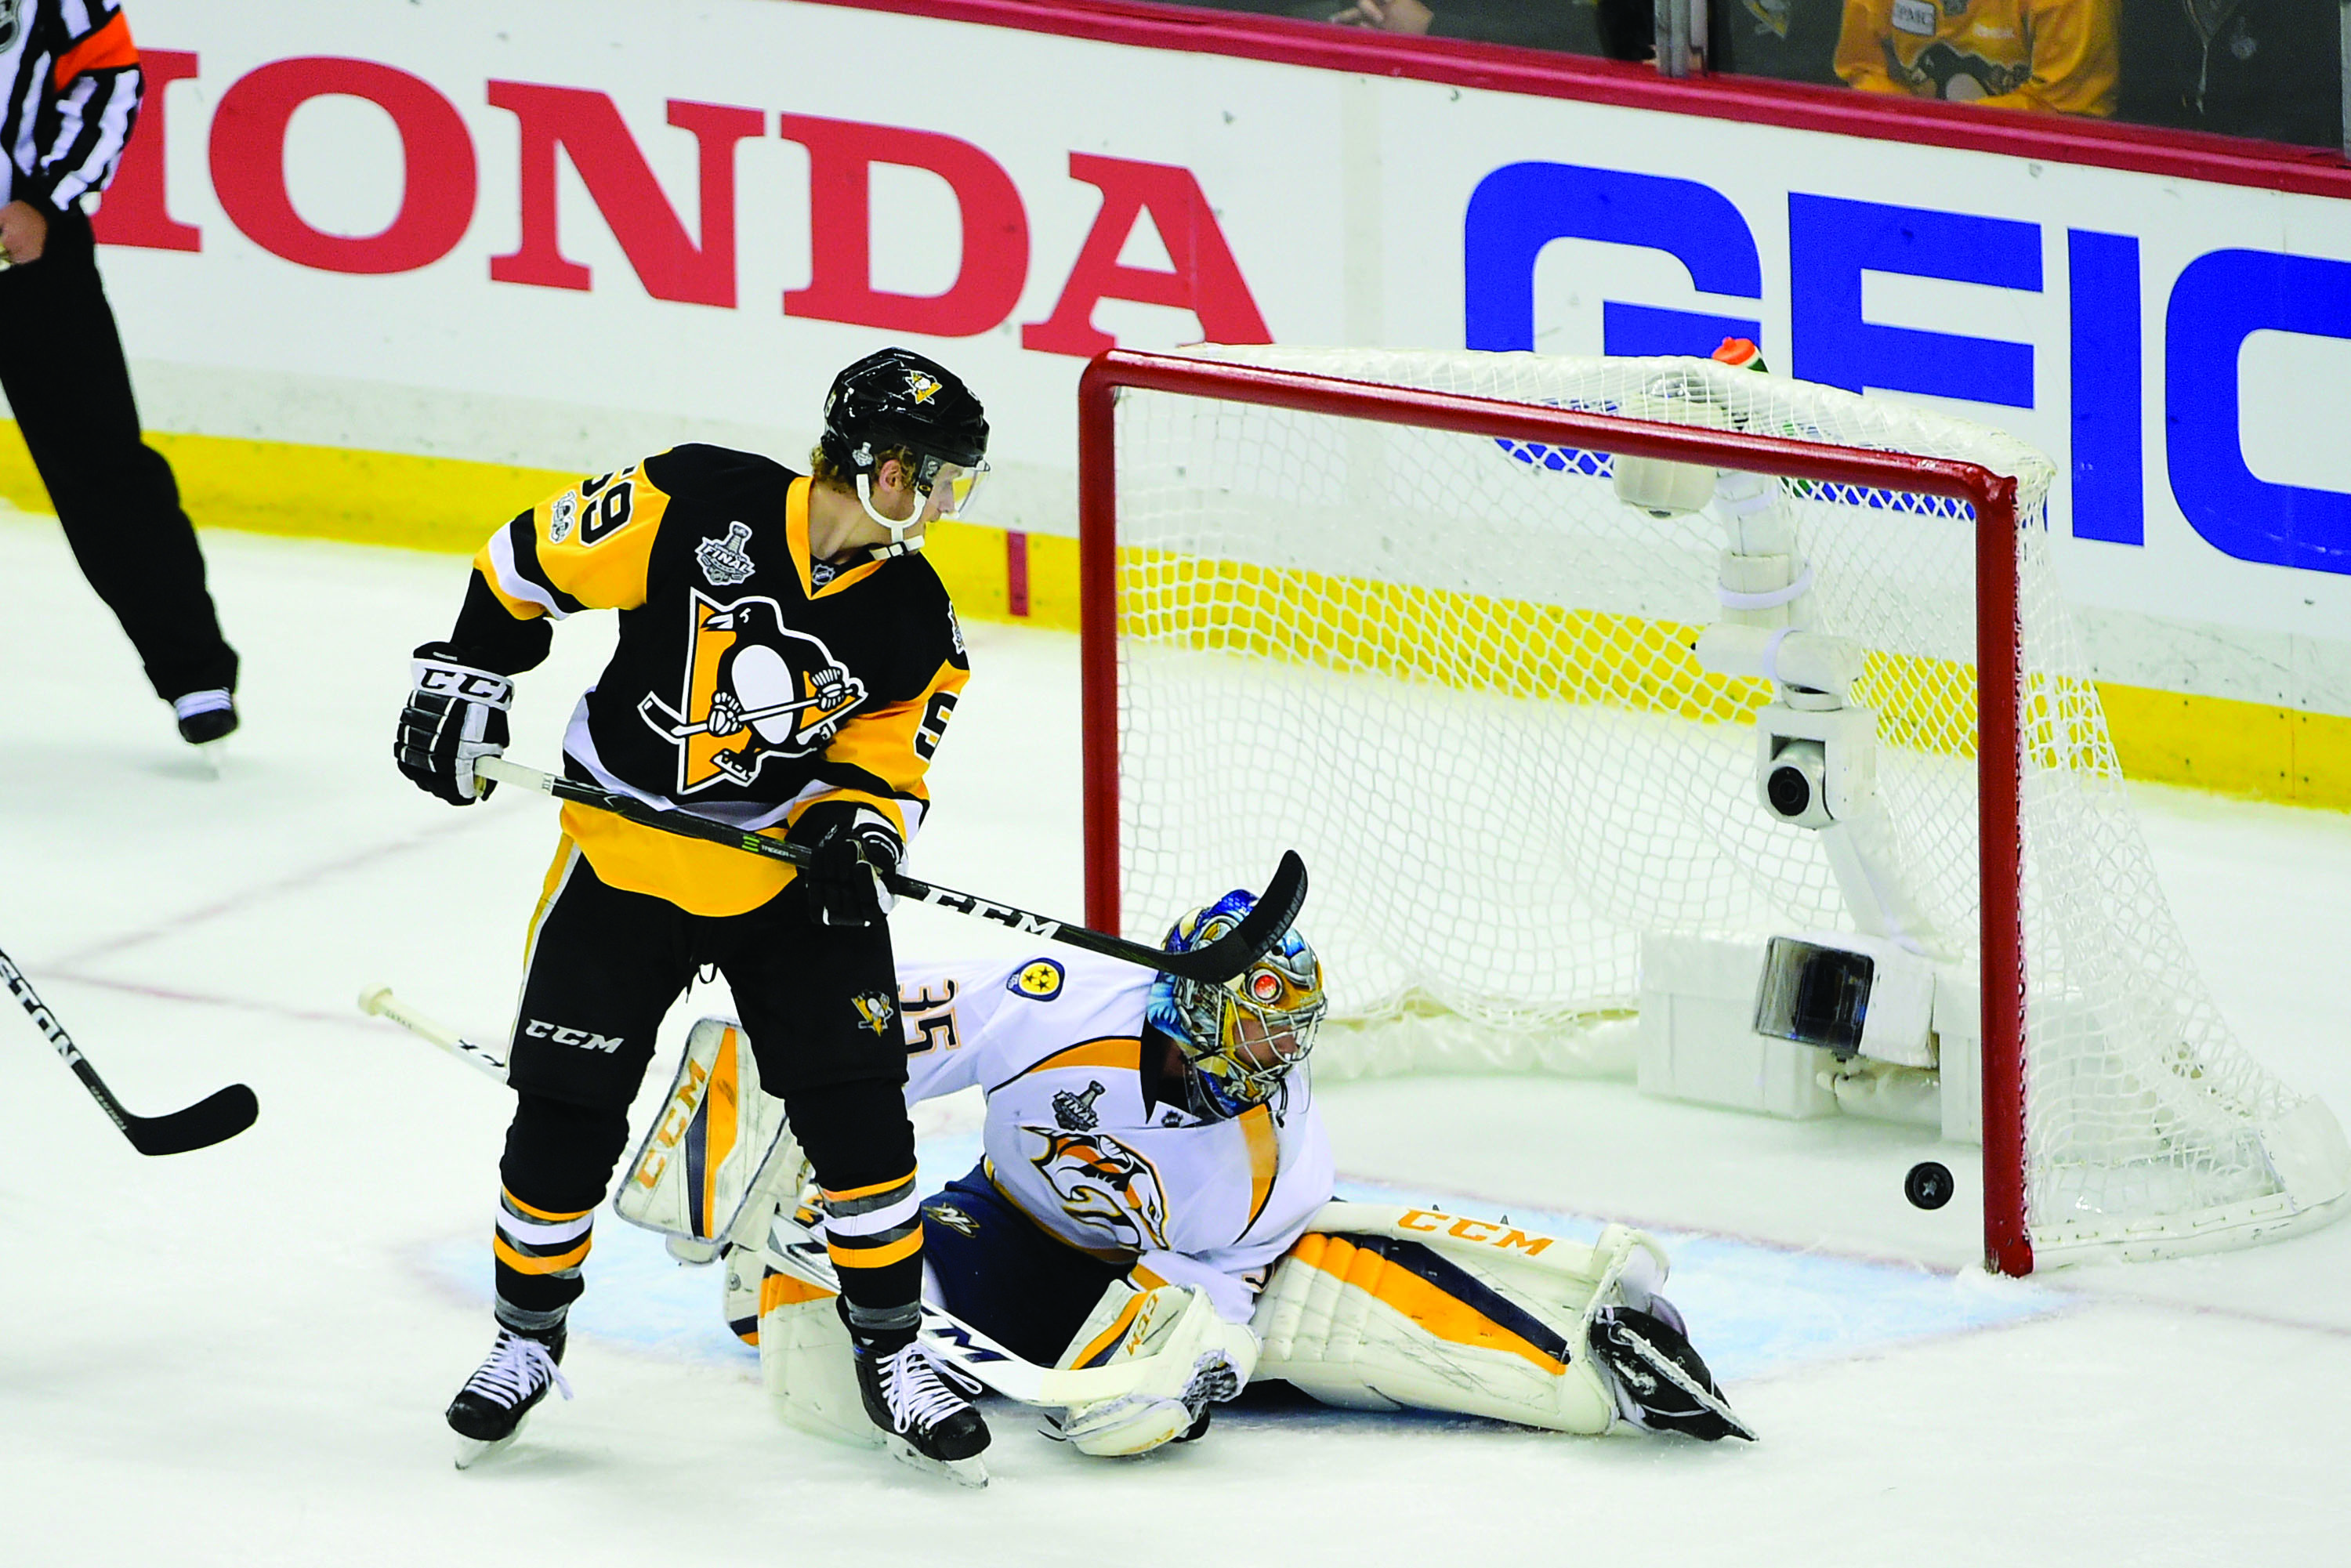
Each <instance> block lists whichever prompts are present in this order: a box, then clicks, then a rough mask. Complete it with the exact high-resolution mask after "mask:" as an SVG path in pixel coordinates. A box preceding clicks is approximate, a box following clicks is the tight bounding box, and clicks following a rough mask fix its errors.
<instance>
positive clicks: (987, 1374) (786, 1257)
mask: <svg viewBox="0 0 2351 1568" xmlns="http://www.w3.org/2000/svg"><path fill="white" fill-rule="evenodd" d="M359 1004H360V1011H361V1012H363V1013H366V1014H368V1015H369V1016H371V1017H373V1018H384V1019H391V1020H392V1022H393V1023H396V1024H398V1025H400V1027H401V1028H402V1029H404V1030H408V1031H409V1032H410V1033H411V1034H413V1035H415V1036H417V1037H418V1038H419V1039H421V1040H430V1041H432V1042H433V1043H434V1045H437V1046H439V1047H440V1048H441V1049H442V1050H444V1051H447V1052H449V1054H450V1055H452V1056H455V1057H458V1058H460V1059H461V1060H463V1061H469V1062H471V1063H472V1064H473V1065H475V1067H478V1068H480V1069H481V1070H482V1071H484V1072H485V1073H486V1074H488V1075H489V1076H490V1077H492V1078H496V1079H497V1080H498V1081H499V1082H505V1081H506V1073H507V1069H506V1063H505V1062H503V1061H499V1060H498V1059H497V1058H496V1056H494V1055H492V1054H491V1053H490V1052H489V1051H485V1050H484V1049H483V1048H482V1047H480V1046H478V1045H475V1043H474V1042H473V1041H471V1040H465V1039H464V1038H462V1037H461V1036H459V1035H458V1033H457V1032H456V1031H455V1030H453V1029H451V1028H449V1026H448V1025H446V1024H444V1023H442V1022H440V1021H439V1020H438V1019H434V1018H431V1017H428V1016H427V1015H425V1014H423V1013H421V1012H419V1011H417V1010H416V1009H414V1008H412V1007H410V1006H408V1005H407V1004H406V1003H405V1002H402V1001H401V1000H400V999H399V998H396V997H394V996H393V995H392V988H391V987H389V986H375V987H371V988H369V989H368V990H365V991H362V992H361V993H360V998H359ZM622 1218H624V1219H626V1218H630V1217H629V1216H627V1215H625V1214H624V1215H622ZM637 1223H640V1224H642V1223H643V1221H637ZM670 1234H675V1233H674V1232H671V1233H670ZM754 1250H756V1251H757V1252H758V1254H759V1256H760V1257H762V1258H764V1259H766V1260H768V1263H769V1264H770V1265H772V1266H773V1267H775V1268H777V1269H778V1270H782V1271H783V1272H785V1273H788V1274H790V1275H792V1276H794V1277H795V1278H797V1279H799V1280H800V1281H803V1282H805V1283H808V1284H811V1285H815V1286H817V1287H818V1288H820V1289H821V1290H825V1291H833V1292H836V1293H838V1292H839V1291H840V1289H841V1285H840V1281H838V1279H837V1278H836V1277H835V1276H834V1273H833V1270H832V1264H831V1260H830V1259H829V1258H828V1257H827V1256H826V1254H825V1249H824V1243H823V1242H821V1241H820V1240H818V1239H816V1237H815V1235H814V1234H813V1233H812V1232H810V1230H809V1229H808V1228H806V1227H805V1226H802V1225H800V1224H799V1223H798V1222H797V1221H795V1220H793V1219H792V1218H790V1217H789V1215H787V1214H784V1213H782V1212H780V1211H779V1212H778V1214H777V1215H776V1217H775V1219H774V1221H773V1225H772V1228H771V1230H770V1233H769V1234H768V1237H767V1238H766V1239H765V1240H764V1241H763V1243H762V1244H761V1245H759V1246H758V1247H757V1248H755V1249H754ZM923 1340H924V1343H926V1344H928V1345H929V1346H930V1347H931V1348H932V1350H934V1351H935V1352H936V1353H937V1354H938V1355H939V1358H940V1359H941V1360H943V1361H946V1362H948V1363H950V1364H953V1365H955V1366H956V1367H958V1368H960V1369H961V1370H962V1371H963V1372H964V1373H965V1375H967V1376H971V1377H976V1378H977V1379H978V1380H979V1381H980V1382H981V1383H983V1384H986V1385H987V1386H988V1387H989V1388H992V1389H994V1390H995V1391H996V1392H997V1393H998V1394H1001V1395H1002V1396H1005V1397H1006V1398H1007V1399H1014V1400H1018V1401H1019V1402H1020V1403H1022V1404H1024V1405H1045V1406H1069V1405H1085V1404H1091V1403H1092V1402H1093V1401H1095V1400H1097V1399H1113V1398H1116V1397H1117V1396H1120V1395H1122V1394H1132V1393H1133V1392H1134V1390H1135V1389H1136V1388H1137V1387H1139V1386H1140V1385H1142V1384H1143V1383H1144V1380H1145V1379H1146V1378H1148V1377H1150V1376H1151V1375H1153V1374H1154V1373H1155V1371H1156V1370H1157V1368H1158V1365H1159V1359H1160V1356H1162V1355H1165V1354H1170V1353H1169V1352H1167V1351H1162V1352H1158V1353H1155V1354H1153V1355H1150V1356H1144V1357H1138V1358H1136V1359H1134V1360H1132V1361H1126V1362H1122V1363H1120V1364H1117V1365H1115V1366H1097V1367H1054V1366H1040V1365H1038V1364H1036V1363H1035V1362H1033V1361H1029V1360H1025V1359H1023V1358H1022V1357H1021V1356H1019V1355H1017V1354H1014V1353H1012V1352H1011V1351H1008V1350H1007V1349H1005V1348H1004V1346H1002V1345H1000V1344H998V1343H996V1341H994V1340H992V1339H990V1338H989V1337H988V1336H987V1335H986V1334H984V1333H980V1332H979V1331H978V1330H977V1329H976V1328H973V1327H972V1326H971V1325H970V1324H969V1323H967V1322H964V1321H963V1320H962V1319H961V1318H958V1317H956V1315H955V1314H954V1313H952V1312H947V1311H946V1310H945V1309H944V1308H941V1307H935V1306H933V1305H931V1304H930V1303H929V1302H927V1301H925V1302H924V1303H923ZM1174 1348H1175V1350H1176V1351H1179V1352H1180V1351H1185V1350H1188V1349H1196V1348H1197V1347H1196V1345H1194V1344H1191V1343H1190V1342H1186V1344H1185V1345H1180V1346H1176V1347H1174Z"/></svg>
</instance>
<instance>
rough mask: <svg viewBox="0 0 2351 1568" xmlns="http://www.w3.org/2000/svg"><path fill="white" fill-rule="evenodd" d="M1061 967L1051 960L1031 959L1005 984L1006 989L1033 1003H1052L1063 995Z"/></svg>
mask: <svg viewBox="0 0 2351 1568" xmlns="http://www.w3.org/2000/svg"><path fill="white" fill-rule="evenodd" d="M1061 978H1062V969H1061V965H1059V964H1056V963H1055V962H1053V960H1052V959H1050V958H1031V959H1029V962H1027V963H1026V964H1023V965H1021V966H1020V970H1019V973H1018V974H1016V975H1014V976H1013V977H1012V978H1010V979H1009V980H1007V981H1006V982H1005V983H1004V988H1005V989H1006V990H1008V991H1010V992H1011V993H1012V994H1013V995H1014V996H1016V997H1027V998H1029V1000H1030V1001H1032V1002H1050V1001H1051V1000H1052V999H1053V998H1055V997H1058V996H1060V995H1061Z"/></svg>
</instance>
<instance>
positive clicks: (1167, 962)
mask: <svg viewBox="0 0 2351 1568" xmlns="http://www.w3.org/2000/svg"><path fill="white" fill-rule="evenodd" d="M1305 904H1306V862H1304V861H1302V860H1301V859H1299V858H1298V852H1297V851H1296V850H1284V851H1282V852H1281V863H1280V865H1279V866H1277V867H1275V868H1274V873H1273V880H1272V881H1271V882H1270V883H1266V884H1265V891H1264V892H1263V893H1261V894H1258V898H1257V907H1256V908H1254V909H1252V910H1250V911H1249V915H1248V916H1247V918H1245V919H1243V920H1242V922H1241V923H1240V924H1239V925H1236V926H1234V927H1233V928H1232V930H1231V931H1230V932H1228V933H1227V934H1226V935H1225V936H1220V937H1218V938H1217V940H1215V941H1214V942H1211V943H1209V944H1208V945H1207V946H1206V947H1200V948H1196V949H1195V950H1194V951H1192V952H1189V953H1161V954H1159V955H1158V956H1155V958H1154V959H1153V960H1152V963H1153V964H1154V966H1155V967H1157V968H1159V969H1162V970H1164V971H1165V972H1166V973H1168V974H1170V975H1176V976H1180V977H1183V978H1185V979H1187V980H1207V981H1209V982H1211V983H1213V982H1216V981H1219V980H1229V979H1231V978H1232V977H1234V976H1235V975H1238V974H1239V973H1240V972H1241V971H1242V970H1243V969H1246V968H1248V967H1249V966H1250V965H1251V964H1254V963H1256V962H1257V961H1258V960H1259V958H1262V957H1264V956H1266V954H1267V953H1268V952H1269V951H1270V950H1271V948H1272V946H1273V945H1274V944H1275V943H1277V942H1279V941H1280V940H1281V936H1282V933H1284V932H1285V931H1288V930H1289V929H1290V927H1291V926H1292V925H1297V924H1298V912H1299V911H1300V910H1301V909H1302V908H1303V907H1305Z"/></svg>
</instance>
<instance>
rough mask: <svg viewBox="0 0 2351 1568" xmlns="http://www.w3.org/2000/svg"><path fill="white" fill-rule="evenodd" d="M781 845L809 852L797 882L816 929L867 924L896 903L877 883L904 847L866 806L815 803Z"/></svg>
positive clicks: (883, 820) (887, 824)
mask: <svg viewBox="0 0 2351 1568" xmlns="http://www.w3.org/2000/svg"><path fill="white" fill-rule="evenodd" d="M784 841H785V842H786V843H788V844H797V845H799V847H800V848H802V849H805V850H807V851H809V852H810V858H809V862H808V864H807V865H805V866H803V867H801V868H800V880H801V881H802V882H803V883H806V884H807V886H808V910H809V918H810V920H813V921H815V922H816V923H817V924H818V925H872V924H873V923H874V922H875V921H877V920H880V919H881V918H882V917H883V916H884V915H888V914H889V913H890V910H891V908H892V907H893V905H894V904H896V903H897V902H898V901H897V899H896V898H895V897H894V896H893V895H892V894H891V892H890V890H889V889H888V888H887V887H885V886H883V883H882V878H883V875H884V874H885V873H890V872H893V871H896V870H897V869H898V860H899V857H900V856H901V855H903V854H904V853H905V845H904V842H903V841H900V839H899V837H898V832H897V830H896V829H894V828H893V827H892V826H891V825H890V822H889V819H887V818H886V817H884V816H883V815H882V813H881V812H879V811H876V810H872V808H871V807H867V806H860V805H858V804H856V803H855V802H853V801H849V800H820V801H818V802H817V803H816V804H815V805H813V806H810V808H809V809H808V810H805V811H802V812H801V813H800V817H799V821H796V822H794V823H793V824H792V826H791V831H789V832H787V833H786V834H785V835H784Z"/></svg>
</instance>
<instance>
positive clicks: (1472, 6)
mask: <svg viewBox="0 0 2351 1568" xmlns="http://www.w3.org/2000/svg"><path fill="white" fill-rule="evenodd" d="M1644 9H1646V6H1645V7H1644ZM1290 14H1291V15H1293V16H1295V15H1297V14H1298V13H1297V12H1295V11H1292V12H1291V13H1290ZM1322 15H1323V16H1326V17H1327V18H1328V19H1329V20H1331V21H1333V22H1336V23H1338V24H1340V25H1341V26H1354V27H1374V28H1377V29H1378V30H1379V31H1381V32H1384V33H1404V34H1407V35H1410V36H1411V37H1432V38H1468V39H1472V40H1474V41H1476V42H1478V43H1481V44H1516V45H1518V46H1520V47H1522V48H1530V49H1559V50H1563V51H1565V52H1567V53H1569V54H1577V55H1596V54H1600V53H1602V52H1604V51H1603V50H1602V48H1601V44H1600V34H1599V30H1598V26H1597V24H1596V22H1595V19H1594V16H1593V4H1592V0H1356V3H1355V4H1354V5H1351V6H1350V5H1328V6H1326V7H1325V8H1324V9H1323V11H1322Z"/></svg>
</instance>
